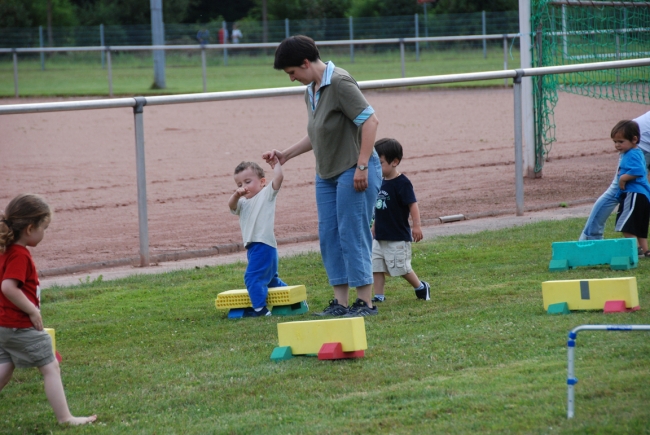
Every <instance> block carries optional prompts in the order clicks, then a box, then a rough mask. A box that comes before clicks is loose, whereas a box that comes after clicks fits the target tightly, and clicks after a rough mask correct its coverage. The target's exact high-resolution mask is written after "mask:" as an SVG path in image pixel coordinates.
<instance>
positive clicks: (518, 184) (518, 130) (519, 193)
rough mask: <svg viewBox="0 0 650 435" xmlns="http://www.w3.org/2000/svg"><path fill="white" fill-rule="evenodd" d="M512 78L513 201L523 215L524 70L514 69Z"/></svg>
mask: <svg viewBox="0 0 650 435" xmlns="http://www.w3.org/2000/svg"><path fill="white" fill-rule="evenodd" d="M516 73H517V75H516V76H515V78H514V79H513V80H512V83H513V90H514V95H515V105H514V107H515V202H516V204H517V216H523V215H524V161H523V151H522V143H521V142H522V140H521V139H522V114H521V77H522V76H523V75H524V71H523V70H521V69H518V70H516Z"/></svg>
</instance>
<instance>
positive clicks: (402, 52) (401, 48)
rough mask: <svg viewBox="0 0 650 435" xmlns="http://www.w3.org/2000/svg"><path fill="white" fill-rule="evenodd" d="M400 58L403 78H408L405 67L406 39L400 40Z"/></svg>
mask: <svg viewBox="0 0 650 435" xmlns="http://www.w3.org/2000/svg"><path fill="white" fill-rule="evenodd" d="M399 58H400V61H401V63H402V78H404V77H406V66H405V65H404V38H400V39H399Z"/></svg>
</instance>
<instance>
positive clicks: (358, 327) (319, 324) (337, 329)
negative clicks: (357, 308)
mask: <svg viewBox="0 0 650 435" xmlns="http://www.w3.org/2000/svg"><path fill="white" fill-rule="evenodd" d="M278 341H279V343H280V347H283V346H290V347H291V354H292V355H305V354H315V353H318V352H319V351H320V348H321V347H322V346H323V344H325V343H341V347H342V348H343V352H353V351H355V350H366V349H368V343H367V341H366V324H365V322H364V319H363V317H349V318H344V319H328V320H309V321H304V322H286V323H278Z"/></svg>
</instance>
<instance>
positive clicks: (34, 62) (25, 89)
mask: <svg viewBox="0 0 650 435" xmlns="http://www.w3.org/2000/svg"><path fill="white" fill-rule="evenodd" d="M272 53H273V51H271V50H270V51H269V54H267V55H265V54H263V53H259V54H257V55H255V56H252V55H251V56H249V55H242V54H239V55H237V54H233V53H232V52H231V53H230V57H229V58H228V65H227V66H224V59H223V54H222V52H220V51H212V52H208V56H207V88H208V91H209V92H217V91H231V90H241V89H262V88H274V87H283V86H290V85H291V83H290V82H289V79H288V77H287V76H286V74H284V73H283V72H282V71H275V70H274V69H273V56H272ZM321 57H322V58H323V59H324V60H333V61H334V63H335V64H336V65H337V66H340V67H342V68H345V69H347V70H348V71H349V72H350V73H351V74H352V75H353V76H354V77H355V79H357V80H358V81H362V80H376V79H388V78H398V77H401V76H402V68H401V63H400V54H399V50H396V49H393V50H388V51H383V52H380V53H367V52H365V51H360V50H358V51H357V53H356V54H355V58H354V63H352V62H351V59H350V53H349V49H348V51H345V50H343V49H338V50H332V49H327V48H326V49H324V50H322V52H321ZM0 59H1V60H0V97H12V96H13V95H14V78H13V64H12V60H11V57H9V56H4V57H2V58H0ZM39 59H40V58H39V57H38V56H33V55H31V56H27V55H22V56H21V57H19V60H18V77H19V78H18V81H19V84H18V87H19V92H20V96H23V97H35V96H82V95H97V96H106V95H108V72H107V70H106V69H102V68H101V62H100V54H99V53H92V54H88V53H70V54H56V55H54V56H51V57H49V58H48V59H47V60H46V62H45V71H42V70H41V64H40V60H39ZM112 59H113V60H112V72H113V93H114V95H152V94H180V93H192V92H202V91H203V78H202V77H203V76H202V71H201V57H200V55H199V54H198V53H197V52H194V53H191V54H190V53H182V54H181V53H175V52H168V54H167V57H166V66H167V68H166V83H167V88H166V89H164V90H155V89H151V85H152V83H153V61H152V57H151V55H150V54H131V53H117V54H114V55H113V57H112ZM405 59H406V60H405V64H406V66H405V70H406V76H407V77H418V76H427V75H439V74H452V73H470V72H477V71H493V70H502V69H503V49H502V48H501V49H499V48H497V47H491V48H490V50H488V56H487V58H486V59H484V58H483V52H482V50H471V49H466V50H460V49H458V50H435V49H428V50H425V49H424V48H423V50H422V52H421V56H420V60H419V61H416V57H415V53H414V52H407V53H406V57H405ZM518 66H519V52H518V51H515V50H513V51H512V53H511V57H509V59H508V69H514V68H518ZM503 83H504V81H503V80H490V81H484V82H467V83H460V84H451V85H450V86H498V85H503Z"/></svg>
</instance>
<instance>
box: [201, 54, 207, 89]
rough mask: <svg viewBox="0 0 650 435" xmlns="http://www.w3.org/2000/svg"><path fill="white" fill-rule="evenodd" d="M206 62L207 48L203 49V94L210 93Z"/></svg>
mask: <svg viewBox="0 0 650 435" xmlns="http://www.w3.org/2000/svg"><path fill="white" fill-rule="evenodd" d="M206 69H207V67H206V62H205V47H202V48H201V70H202V71H203V92H208V78H207V71H206Z"/></svg>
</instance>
